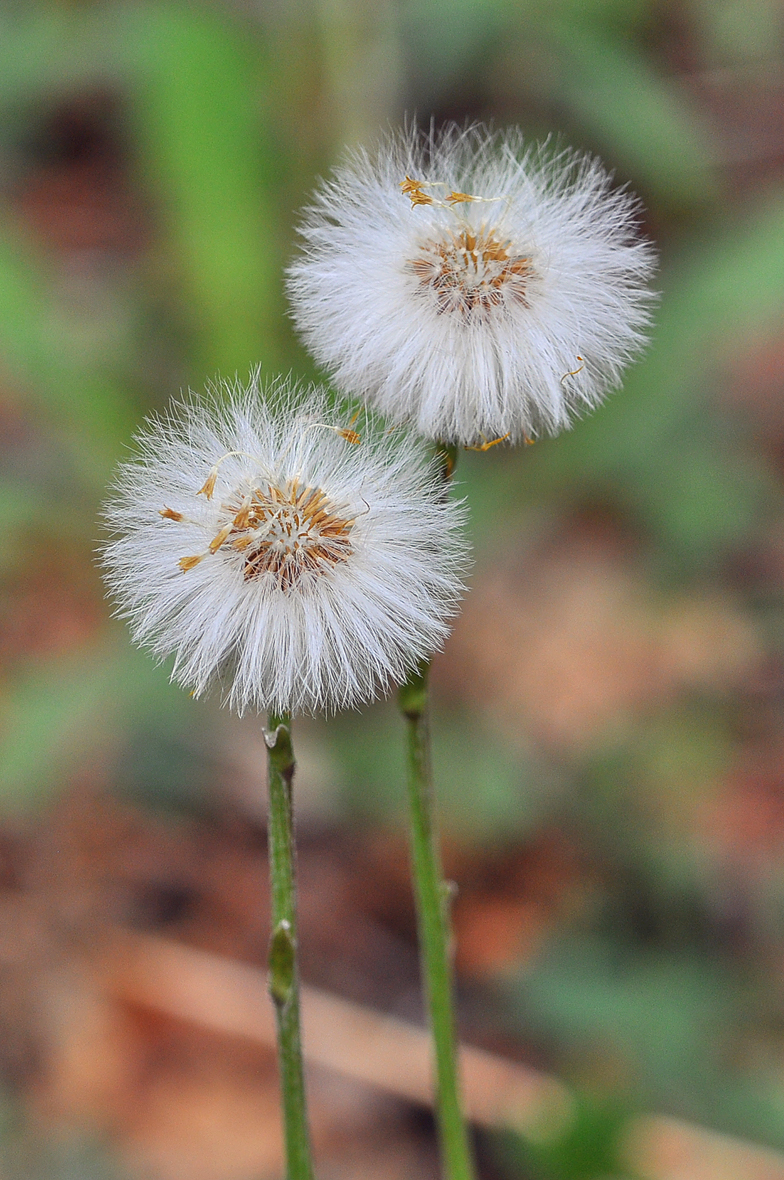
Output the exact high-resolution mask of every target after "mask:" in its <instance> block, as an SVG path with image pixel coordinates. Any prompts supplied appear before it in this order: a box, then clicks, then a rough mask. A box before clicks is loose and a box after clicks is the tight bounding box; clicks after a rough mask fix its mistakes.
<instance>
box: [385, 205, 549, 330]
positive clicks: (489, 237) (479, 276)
mask: <svg viewBox="0 0 784 1180" xmlns="http://www.w3.org/2000/svg"><path fill="white" fill-rule="evenodd" d="M406 269H407V270H408V271H409V272H410V273H411V274H414V275H416V277H417V279H418V280H419V287H420V291H421V293H422V294H423V295H425V296H426V297H428V298H430V299H432V301H433V302H434V304H435V307H436V311H437V312H438V314H439V315H442V314H443V313H445V312H460V313H462V314H463V316H465V317H467V318H471V317H472V316H476V315H482V314H483V313H487V312H489V311H491V310H492V309H493V308H500V307H503V306H506V305H508V304H509V303H516V304H521V305H522V306H524V307H528V306H529V301H528V287H529V280H530V278H531V276H532V275H533V273H534V271H533V266H532V265H531V259H530V258H525V257H523V256H522V255H520V254H517V253H515V251H514V249H513V247H512V243H511V242H509V241H503V240H502V239H501V238H500V237H498V236H496V234H495V233H494V232H493V231H492V230H488V229H486V228H485V227H482V228H481V229H478V230H474V229H469V228H465V229H462V230H457V231H447V232H446V233H445V234H444V236H443V237H442V238H440V239H439V240H432V239H431V240H427V241H425V242H423V243H422V245H421V246H420V248H419V251H418V253H417V256H416V257H415V258H411V259H409V261H408V263H407V264H406Z"/></svg>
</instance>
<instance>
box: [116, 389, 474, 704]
mask: <svg viewBox="0 0 784 1180" xmlns="http://www.w3.org/2000/svg"><path fill="white" fill-rule="evenodd" d="M137 444H138V456H137V458H135V459H132V460H131V461H130V462H127V463H125V464H123V465H122V466H121V468H120V471H119V475H118V478H117V481H116V484H115V487H114V492H113V496H112V498H111V499H110V500H109V502H108V504H107V506H106V509H105V517H106V520H107V523H108V524H109V526H110V528H111V529H112V531H113V533H114V535H115V539H114V540H112V541H110V542H109V543H108V544H107V545H106V546H105V547H104V549H103V553H102V560H103V565H104V569H105V575H106V580H107V582H108V584H109V586H110V589H111V591H112V593H113V595H114V597H115V599H116V601H117V603H118V613H119V614H120V615H121V616H123V617H125V618H127V619H128V620H129V622H130V625H131V630H132V633H133V636H134V639H135V640H136V641H137V642H139V643H141V644H143V645H146V646H148V647H150V648H151V649H152V651H153V652H154V653H155V654H156V655H157V656H159V657H160V658H161V659H163V658H165V657H167V656H171V655H173V656H174V667H173V671H172V676H173V678H174V679H175V680H177V681H178V682H179V683H181V684H183V685H185V686H187V687H189V688H191V689H192V690H193V692H194V695H197V696H198V695H200V694H201V693H202V692H204V691H205V690H206V689H207V688H208V687H209V686H210V685H211V684H213V683H214V682H218V683H219V684H220V685H221V687H222V690H223V693H224V696H225V698H226V700H227V702H228V703H229V704H230V705H231V706H232V707H233V708H235V709H237V710H238V711H239V712H242V711H243V710H245V709H246V708H255V709H259V710H268V711H270V712H272V713H285V712H308V713H313V712H316V711H320V710H327V711H332V710H335V709H338V708H344V707H347V706H352V705H357V704H360V703H362V702H365V701H368V700H370V699H371V698H372V697H374V696H375V695H376V694H377V693H379V692H380V691H383V689H384V688H386V687H387V686H388V685H389V683H390V682H391V681H398V680H402V679H404V678H405V676H406V674H407V673H408V671H410V669H411V668H412V667H414V666H415V665H416V664H417V663H418V662H419V661H420V660H421V659H423V658H426V657H428V656H429V655H431V654H432V653H433V651H435V650H436V649H437V648H439V647H440V646H441V645H442V644H443V642H444V640H445V638H446V636H447V634H448V631H449V620H450V618H451V617H452V616H453V615H454V613H455V612H456V610H457V605H458V602H459V600H460V597H461V595H462V591H463V586H462V583H461V574H462V572H463V571H464V570H465V568H466V565H467V550H466V545H465V542H464V540H463V537H462V532H461V525H462V520H463V510H462V507H461V505H459V504H456V503H455V502H454V501H450V500H448V499H447V498H446V496H445V494H444V488H443V485H442V484H441V483H440V482H439V477H438V473H437V471H436V470H435V469H434V468H433V466H432V465H431V464H429V462H428V460H427V457H426V455H425V453H424V452H423V449H422V447H421V445H420V444H418V443H417V442H416V441H415V440H413V439H412V438H411V437H408V436H406V435H405V434H402V433H400V432H394V433H393V434H391V435H390V434H389V433H388V432H387V433H384V432H382V431H381V430H380V429H379V427H378V425H377V424H374V423H372V422H367V423H365V424H363V427H362V429H361V430H354V429H351V428H350V427H348V426H346V424H345V415H341V413H340V412H339V411H335V410H332V409H330V408H328V403H327V399H326V396H325V394H324V392H323V391H321V390H318V389H315V388H310V389H308V390H307V391H303V390H300V389H298V388H297V387H295V386H292V385H290V384H289V383H287V382H282V381H279V382H277V383H274V384H273V385H270V386H268V387H267V389H266V390H262V389H260V388H259V387H258V382H257V381H254V382H253V383H252V385H251V387H250V388H248V389H242V388H240V387H233V388H229V387H226V386H222V387H220V388H217V389H213V390H212V391H211V392H210V394H209V396H208V397H207V398H205V399H198V398H196V397H195V396H193V395H191V396H190V397H189V398H188V399H187V400H185V401H183V402H181V403H176V404H174V405H173V406H172V408H171V409H170V411H169V413H168V414H167V415H166V416H164V417H162V418H160V419H155V420H152V421H150V422H149V423H148V425H147V427H146V429H145V430H143V431H142V433H141V434H140V435H139V436H138V438H137Z"/></svg>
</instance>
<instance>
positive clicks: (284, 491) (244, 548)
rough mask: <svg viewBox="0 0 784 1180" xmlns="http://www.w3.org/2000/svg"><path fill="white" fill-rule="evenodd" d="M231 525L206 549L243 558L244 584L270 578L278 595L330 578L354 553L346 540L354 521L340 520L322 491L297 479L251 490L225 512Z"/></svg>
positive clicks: (352, 519)
mask: <svg viewBox="0 0 784 1180" xmlns="http://www.w3.org/2000/svg"><path fill="white" fill-rule="evenodd" d="M226 508H227V512H228V514H229V519H228V520H227V522H226V524H225V525H224V526H223V528H222V529H221V530H220V532H219V533H218V534H217V536H215V537H214V539H213V540H212V542H211V543H210V551H211V552H212V553H217V551H218V550H219V549H221V548H223V547H224V546H226V547H228V548H231V549H234V550H237V551H238V552H239V553H241V554H242V555H243V557H244V568H243V572H244V577H245V580H246V581H249V580H251V579H253V578H259V577H261V576H262V575H263V574H267V573H269V574H272V575H274V577H275V578H276V579H277V582H278V585H279V587H280V588H281V589H282V590H290V589H291V588H292V587H293V586H296V585H298V584H299V583H300V582H301V581H302V579H303V578H306V577H316V576H318V575H320V574H325V573H328V572H329V571H330V570H331V569H333V568H334V567H335V566H336V565H338V564H339V563H340V562H342V561H347V560H348V558H349V557H350V556H351V553H352V552H353V548H352V545H351V542H350V540H349V534H350V533H351V530H352V528H353V526H354V518H348V517H346V516H343V515H341V512H343V511H345V509H341V508H340V507H337V506H335V505H334V504H333V503H332V502H331V501H330V499H329V497H328V496H327V494H326V492H324V491H322V489H321V488H314V487H308V486H303V485H302V483H301V481H300V480H299V479H293V480H289V481H287V483H286V484H285V485H284V486H283V487H282V488H279V487H276V486H275V484H268V485H267V486H266V487H265V488H259V487H253V488H251V489H250V491H248V492H247V493H246V494H245V495H243V496H239V495H238V496H237V498H236V499H235V500H234V502H233V503H230V504H228V505H227V506H226Z"/></svg>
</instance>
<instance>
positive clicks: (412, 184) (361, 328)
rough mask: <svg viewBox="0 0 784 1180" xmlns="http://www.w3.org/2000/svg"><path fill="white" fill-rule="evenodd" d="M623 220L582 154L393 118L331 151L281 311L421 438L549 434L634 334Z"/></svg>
mask: <svg viewBox="0 0 784 1180" xmlns="http://www.w3.org/2000/svg"><path fill="white" fill-rule="evenodd" d="M637 215H638V207H637V202H636V201H635V199H634V198H633V197H631V196H629V194H628V193H626V192H624V191H619V190H617V189H614V188H613V187H612V184H611V177H610V176H609V175H608V173H607V172H606V171H605V170H604V168H603V167H602V165H601V164H600V163H599V162H598V161H597V160H595V159H592V158H590V157H588V156H582V155H579V154H577V153H574V152H570V151H561V152H556V153H554V152H552V151H551V150H549V148H548V145H545V146H544V147H538V148H526V147H525V145H524V144H523V141H522V137H521V135H520V133H519V132H517V131H507V132H503V133H490V132H488V131H486V130H484V129H482V128H479V127H474V128H470V129H469V130H466V131H461V130H459V129H457V128H455V127H450V128H447V129H446V130H445V131H443V132H441V133H439V134H434V133H431V134H430V135H423V134H420V133H419V132H417V130H416V129H415V128H409V129H407V130H406V131H403V132H400V133H398V134H392V135H390V136H388V137H387V138H386V139H385V140H383V141H382V142H381V143H380V144H379V145H378V146H377V147H376V149H375V150H374V151H373V152H365V151H357V152H353V153H351V154H350V155H348V156H347V157H346V158H345V160H344V162H343V163H342V164H341V165H340V166H339V167H338V168H337V169H336V171H335V173H334V174H333V176H332V178H331V179H329V180H327V181H326V182H325V183H323V184H322V185H321V187H320V188H319V189H318V191H317V192H316V194H315V196H314V198H313V203H312V205H311V206H310V207H309V208H308V209H306V210H305V213H304V217H303V222H302V225H301V226H300V234H301V239H302V248H301V250H300V253H299V256H298V257H297V259H296V260H295V261H294V262H293V263H292V265H291V266H290V267H289V270H288V290H289V295H290V298H291V303H292V308H293V315H294V319H295V322H296V324H297V327H298V328H299V330H300V332H301V334H302V336H303V338H304V340H305V342H306V344H307V345H308V346H309V348H310V349H311V351H312V352H313V355H314V356H315V357H316V359H317V360H318V361H319V362H320V363H321V364H323V365H324V366H325V367H326V368H327V369H328V370H329V371H330V373H331V374H332V376H333V378H334V380H335V381H336V383H337V384H338V385H339V386H340V387H341V388H342V389H344V390H345V391H346V392H349V393H352V394H355V395H357V396H361V397H363V398H366V399H367V400H368V401H369V402H370V403H371V404H373V405H374V406H375V407H376V408H377V409H379V410H380V411H381V412H382V413H384V414H386V415H388V416H390V417H391V418H392V419H393V420H395V421H398V422H403V421H407V422H412V423H413V424H414V425H415V426H416V428H417V429H418V430H419V432H420V433H421V434H424V435H425V436H426V437H430V438H438V439H443V440H446V441H449V442H455V443H462V444H464V445H466V446H469V445H482V444H483V443H484V442H486V441H492V440H493V439H496V438H500V437H502V436H504V437H505V436H507V435H508V436H510V437H511V438H512V439H513V440H518V439H520V438H521V437H525V436H529V435H535V434H537V433H539V432H541V431H550V432H555V431H557V430H559V429H561V428H563V427H564V426H567V425H568V424H569V422H570V420H571V419H572V418H573V417H574V416H575V415H576V414H578V413H579V412H581V411H583V410H585V409H587V408H589V407H591V406H594V405H596V403H597V402H598V401H600V400H601V398H602V397H603V396H604V394H605V393H607V392H608V390H610V389H611V388H613V387H614V386H617V385H618V383H619V381H620V378H621V374H622V371H623V369H624V367H625V365H626V364H627V363H628V362H629V360H630V359H632V357H634V356H635V354H637V353H638V352H639V351H640V349H641V348H642V347H643V345H644V343H645V328H646V326H647V324H648V320H649V307H650V303H651V294H650V292H649V290H648V287H647V282H648V279H649V277H650V274H651V272H652V270H653V265H654V255H653V251H652V248H651V247H650V245H649V244H648V243H647V242H645V241H643V240H641V239H640V238H639V237H638V236H637Z"/></svg>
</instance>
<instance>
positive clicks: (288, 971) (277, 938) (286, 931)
mask: <svg viewBox="0 0 784 1180" xmlns="http://www.w3.org/2000/svg"><path fill="white" fill-rule="evenodd" d="M265 737H266V741H267V749H268V763H269V829H268V841H269V862H270V881H271V884H272V936H271V938H270V945H269V991H270V995H271V996H272V1000H273V1003H274V1005H275V1018H276V1022H277V1028H278V1067H279V1070H280V1090H281V1098H282V1101H283V1129H284V1137H285V1141H286V1177H287V1180H312V1178H313V1164H312V1162H311V1155H310V1135H309V1133H308V1118H307V1110H306V1105H305V1078H304V1071H303V1068H302V1038H301V1034H300V1020H299V973H298V970H297V894H296V884H295V866H294V855H295V852H294V813H293V808H292V800H291V783H292V779H293V777H294V765H295V764H294V751H293V748H292V745H291V718H290V717H289V716H288V715H287V714H284V715H282V716H279V717H278V716H273V715H270V718H269V733H268V734H266V735H265Z"/></svg>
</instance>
